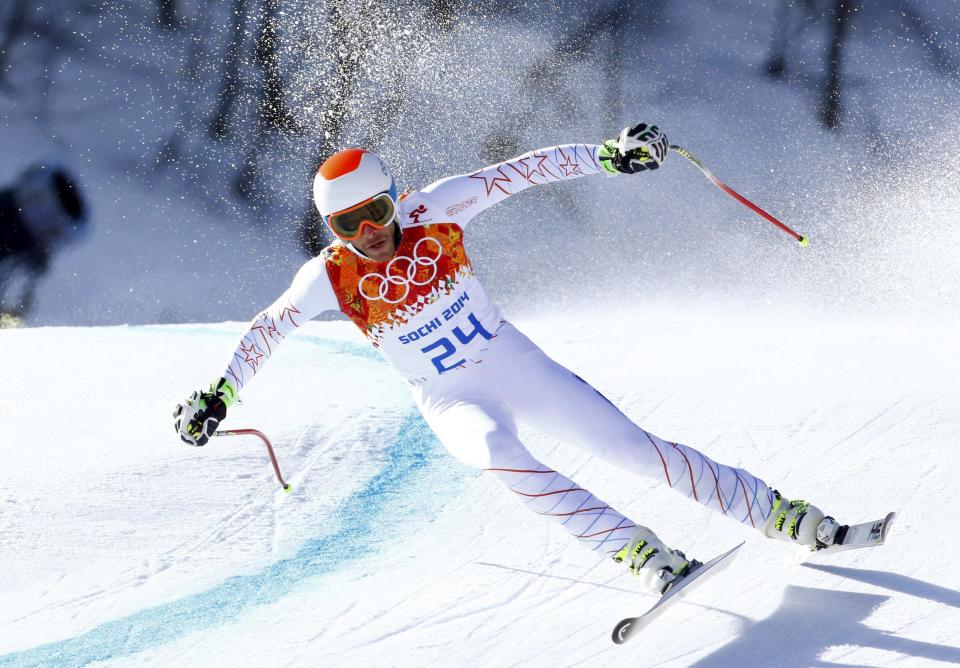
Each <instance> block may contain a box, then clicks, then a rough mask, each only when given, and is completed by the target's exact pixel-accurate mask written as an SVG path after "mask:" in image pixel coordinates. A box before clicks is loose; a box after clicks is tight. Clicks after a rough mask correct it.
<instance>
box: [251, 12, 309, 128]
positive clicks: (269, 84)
mask: <svg viewBox="0 0 960 668" xmlns="http://www.w3.org/2000/svg"><path fill="white" fill-rule="evenodd" d="M277 5H278V0H264V12H263V14H264V20H263V32H261V33H260V38H259V39H258V40H257V49H256V53H255V58H256V60H257V62H258V63H259V64H260V65H261V66H262V67H263V74H264V76H263V92H262V96H261V106H260V109H261V114H262V116H263V119H264V120H265V121H266V124H267V126H268V127H269V128H271V129H273V130H277V131H279V132H288V133H299V132H301V128H300V126H299V124H298V123H297V121H296V119H295V118H294V117H293V114H291V113H290V110H289V109H288V108H287V105H286V102H285V100H284V85H283V76H282V74H281V73H280V59H279V57H278V56H277V25H278V23H279V22H278V20H277Z"/></svg>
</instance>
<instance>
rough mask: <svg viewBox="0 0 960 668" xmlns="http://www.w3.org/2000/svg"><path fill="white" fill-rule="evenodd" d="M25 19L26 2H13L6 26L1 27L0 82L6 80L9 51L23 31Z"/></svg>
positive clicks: (23, 0)
mask: <svg viewBox="0 0 960 668" xmlns="http://www.w3.org/2000/svg"><path fill="white" fill-rule="evenodd" d="M26 18H27V0H14V4H13V9H11V10H10V16H9V18H8V19H7V24H6V25H5V26H4V27H3V41H0V81H3V80H5V79H6V75H7V60H8V58H9V56H10V49H12V48H13V44H14V42H16V41H17V38H18V37H19V36H20V33H21V32H22V31H23V28H24V23H25V22H26Z"/></svg>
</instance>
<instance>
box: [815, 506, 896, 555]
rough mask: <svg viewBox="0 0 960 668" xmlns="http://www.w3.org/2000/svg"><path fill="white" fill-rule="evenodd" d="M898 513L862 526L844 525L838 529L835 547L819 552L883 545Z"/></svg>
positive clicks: (888, 514) (864, 523)
mask: <svg viewBox="0 0 960 668" xmlns="http://www.w3.org/2000/svg"><path fill="white" fill-rule="evenodd" d="M896 516H897V514H896V513H887V516H886V517H884V518H883V519H882V520H874V521H873V522H863V523H862V524H851V525H849V526H847V525H844V526H842V527H840V528H839V529H837V536H836V538H835V539H834V543H833V545H831V546H830V547H825V548H823V549H822V550H817V552H840V551H842V550H854V549H857V548H861V547H876V546H878V545H883V543H884V542H885V541H886V540H887V533H888V532H889V531H890V525H891V524H893V520H894V518H895V517H896Z"/></svg>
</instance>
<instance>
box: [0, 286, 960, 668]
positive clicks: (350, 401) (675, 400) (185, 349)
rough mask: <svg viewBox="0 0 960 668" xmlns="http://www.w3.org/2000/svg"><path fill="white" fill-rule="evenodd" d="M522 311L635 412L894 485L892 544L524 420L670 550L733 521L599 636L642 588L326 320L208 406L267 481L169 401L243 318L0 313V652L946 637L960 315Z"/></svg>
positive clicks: (791, 644)
mask: <svg viewBox="0 0 960 668" xmlns="http://www.w3.org/2000/svg"><path fill="white" fill-rule="evenodd" d="M574 313H576V314H577V317H573V314H574ZM625 314H628V315H625ZM516 324H517V325H518V326H519V327H520V328H521V329H523V330H524V331H525V332H526V333H528V334H529V335H530V336H531V337H532V338H533V339H534V340H536V341H538V342H539V343H540V344H541V345H542V346H543V347H544V348H545V349H546V350H547V352H548V353H550V354H551V355H552V356H554V357H555V358H556V359H558V360H559V361H561V362H563V363H565V364H567V365H568V366H570V367H571V368H573V369H574V370H576V371H577V372H578V373H580V375H582V376H583V377H585V378H586V379H588V380H589V381H590V382H592V383H593V384H594V385H596V386H597V387H598V388H599V389H601V390H602V391H603V392H604V393H605V394H606V395H607V396H608V397H609V398H610V399H611V400H613V401H614V402H615V403H617V404H618V405H620V406H621V407H622V408H623V409H624V410H625V412H627V414H629V415H630V416H631V417H633V418H634V419H635V420H636V421H638V422H639V423H640V424H642V425H644V426H645V427H647V428H648V429H650V430H651V431H653V432H654V433H657V434H659V435H662V436H664V437H667V438H670V439H672V440H678V441H681V442H685V443H689V444H691V445H694V446H697V447H700V448H702V449H703V450H705V451H706V452H708V453H709V454H711V455H712V456H713V457H715V458H717V459H718V460H720V461H723V462H726V463H731V464H738V465H742V466H744V467H746V468H748V469H750V470H751V471H753V472H755V473H756V474H758V475H760V476H761V477H763V478H765V479H767V480H768V481H770V482H772V483H774V484H776V485H778V486H779V488H780V489H781V490H782V491H783V492H784V493H786V494H788V495H792V496H804V497H806V498H809V499H812V500H814V501H815V502H817V503H818V504H820V505H821V506H822V507H824V508H825V509H826V510H827V511H828V512H831V513H834V514H837V515H838V516H839V517H841V518H842V519H845V520H850V521H862V520H868V519H873V518H875V517H880V516H882V515H883V513H885V512H886V511H888V510H891V509H893V510H897V511H898V512H899V513H900V516H899V519H898V523H897V525H896V526H895V527H894V531H893V533H892V535H891V537H890V540H889V542H888V544H887V545H886V546H884V547H882V548H878V549H875V550H862V551H853V552H847V553H842V554H837V555H832V556H824V555H815V556H812V557H810V558H808V559H807V560H806V562H803V563H802V561H803V559H804V557H805V555H804V554H803V553H802V551H797V549H796V548H792V547H791V546H787V545H783V544H779V543H774V542H772V541H769V540H766V539H763V538H762V537H760V536H759V535H758V534H756V533H754V532H752V531H750V530H748V529H745V528H743V527H741V526H740V525H738V524H737V523H735V522H733V521H730V520H726V519H724V518H723V517H720V516H718V515H715V514H712V513H711V512H709V511H707V510H705V509H703V508H702V507H700V506H698V505H697V504H695V503H693V502H689V501H687V500H686V499H684V498H682V497H680V496H679V495H678V494H676V493H674V492H672V491H671V490H670V489H668V487H667V485H665V484H663V483H660V482H657V481H652V480H646V479H638V478H633V477H631V476H629V475H626V474H624V473H622V472H619V471H617V470H614V469H611V468H609V467H608V466H605V465H604V464H602V463H600V462H597V461H595V460H592V459H590V458H588V457H586V456H584V455H582V454H580V453H578V452H576V451H574V450H572V449H569V448H567V447H566V446H563V445H561V444H557V443H554V442H550V441H547V440H545V439H542V438H539V437H537V435H536V434H532V433H531V434H524V435H525V437H526V438H527V441H528V443H529V444H530V447H531V449H533V450H534V451H535V452H536V453H537V454H539V455H540V456H541V457H543V458H544V460H545V461H546V462H547V463H549V464H551V465H553V466H554V467H555V468H558V469H560V470H562V471H564V472H566V473H568V474H570V475H572V476H574V477H575V478H576V479H577V480H578V481H579V482H582V483H583V484H585V485H586V486H588V487H589V488H590V489H592V490H595V491H596V493H597V494H598V495H600V496H601V497H602V498H604V499H605V500H607V501H608V502H610V503H611V504H612V505H614V506H616V507H619V508H622V509H623V510H625V511H627V512H629V513H630V514H631V515H633V516H634V517H636V518H637V519H642V520H643V521H644V522H645V523H647V524H649V525H650V526H652V527H654V528H655V529H656V530H657V532H658V533H659V534H660V535H661V536H662V537H663V538H664V539H665V540H666V541H668V542H669V543H671V544H673V545H675V546H677V547H681V548H683V549H685V550H686V551H687V552H688V554H692V555H695V556H698V557H701V558H706V557H710V556H713V554H715V553H718V552H720V551H722V550H724V549H726V548H728V547H730V546H732V545H734V544H735V543H736V542H739V541H740V540H747V545H746V547H745V548H744V550H743V551H742V554H741V556H740V557H739V558H738V560H737V561H736V562H735V563H734V564H733V565H732V566H731V568H730V569H729V570H727V571H726V572H724V573H723V574H722V575H721V576H720V577H718V578H716V579H715V580H714V581H712V582H710V583H708V584H707V585H705V586H704V587H703V588H702V589H700V590H698V591H697V592H696V593H694V594H693V595H691V598H690V599H688V600H687V601H685V602H683V603H681V604H680V605H678V606H676V607H675V608H674V609H673V610H671V612H670V614H669V616H668V617H665V618H664V619H662V620H661V621H660V622H659V623H658V624H657V625H656V626H654V627H651V628H650V629H649V632H645V633H644V634H643V635H641V636H640V637H638V638H637V639H635V640H633V641H631V642H630V643H629V644H627V645H625V646H622V647H618V646H615V645H613V644H612V643H611V641H610V637H609V635H610V631H611V629H612V627H613V625H614V624H615V623H616V621H618V620H619V619H620V618H621V617H623V616H626V615H632V614H637V613H638V612H640V611H642V610H643V609H645V608H646V607H647V606H648V605H649V604H650V603H651V602H652V600H653V599H652V598H651V597H650V596H648V595H646V594H645V593H643V592H642V591H641V590H640V588H639V586H638V585H637V583H635V582H634V581H633V580H632V579H631V577H630V576H629V575H628V574H626V573H625V572H624V569H623V568H622V567H618V566H616V565H615V564H613V563H612V562H609V561H606V560H603V561H601V560H598V558H597V557H596V556H595V555H594V554H592V553H590V552H587V551H585V550H584V549H583V547H581V546H580V545H578V544H576V543H575V542H574V541H572V540H571V539H570V538H569V537H567V536H566V534H565V533H563V532H562V530H560V529H558V528H556V527H554V526H552V525H551V524H550V523H548V522H545V521H543V520H542V519H541V518H538V517H536V516H534V515H533V514H532V513H530V512H529V511H527V510H526V509H525V508H523V507H522V506H521V505H520V504H518V503H517V501H516V500H515V499H514V498H513V496H512V495H511V494H509V493H508V492H507V491H506V490H504V489H502V488H501V487H500V485H499V483H497V482H496V481H495V480H493V479H492V478H489V477H487V476H483V475H481V474H478V473H477V472H474V471H472V470H469V469H467V468H465V467H463V466H462V465H460V464H459V463H458V462H456V461H455V460H453V459H452V458H450V457H448V456H447V455H445V453H444V452H443V450H442V447H441V446H440V445H439V444H438V443H437V442H436V441H435V439H434V438H433V436H432V435H431V433H430V432H429V430H428V429H427V428H426V427H425V425H424V424H423V423H422V422H421V421H420V419H419V417H418V416H417V414H416V412H415V409H414V407H413V405H412V402H411V400H410V399H409V397H408V395H407V393H406V389H405V387H404V385H403V383H402V382H401V381H400V380H399V379H398V378H397V377H396V376H395V375H394V374H393V372H392V371H391V370H390V369H389V368H388V367H387V365H386V364H385V363H383V362H382V361H381V360H380V359H379V357H378V356H377V355H376V353H375V352H374V351H373V350H372V349H370V348H369V347H368V346H367V345H366V344H365V343H364V342H363V341H362V340H361V337H360V336H359V334H357V333H356V332H355V331H354V330H353V328H352V326H351V325H349V324H347V323H343V322H317V323H310V324H308V325H307V326H305V327H304V328H303V330H301V331H300V332H298V334H296V335H295V336H293V337H291V338H290V339H289V340H288V341H287V342H286V343H285V344H284V345H283V346H282V347H281V349H280V350H279V351H278V353H277V354H276V355H275V356H274V358H273V359H272V360H271V362H270V364H269V365H268V366H267V367H266V368H265V369H264V370H263V371H262V372H261V374H259V375H258V377H257V379H256V381H255V382H254V383H252V384H251V385H250V387H249V388H248V389H247V390H246V391H245V393H244V397H243V401H244V402H243V404H242V405H240V406H238V407H236V408H235V409H233V410H232V411H231V414H230V416H229V418H228V422H227V426H230V427H234V428H236V427H245V426H253V427H258V428H261V429H263V430H264V431H266V432H267V433H268V434H270V435H271V436H272V437H273V440H274V443H275V446H276V450H277V455H278V457H279V459H280V465H281V468H282V470H283V472H284V475H285V476H286V477H287V479H288V480H289V481H290V482H291V483H292V485H293V490H292V492H291V493H289V494H286V493H284V492H283V491H281V489H280V487H279V485H278V484H277V482H276V481H275V479H274V477H273V474H272V471H271V469H270V466H269V462H268V460H267V458H266V455H265V453H264V451H263V448H262V447H261V446H260V444H259V443H258V442H257V441H256V440H247V439H245V438H242V437H225V438H222V439H215V440H213V441H212V442H211V443H210V444H209V445H208V446H207V447H205V448H199V449H195V448H190V447H188V446H186V445H184V444H182V443H180V442H179V441H178V440H177V438H176V436H175V434H174V432H173V429H172V428H171V418H170V412H171V410H172V408H173V404H174V403H175V401H176V400H178V399H180V398H181V397H182V396H183V395H184V394H185V393H186V392H188V391H189V390H191V389H192V388H193V387H194V386H200V385H201V384H202V383H204V382H206V381H208V380H209V378H208V377H209V376H210V375H211V374H212V373H214V372H215V371H216V370H217V369H218V368H220V365H221V363H222V361H223V360H224V358H225V356H226V354H227V352H228V350H229V349H230V348H231V347H232V344H233V341H234V339H235V337H236V336H237V335H238V333H239V332H241V331H242V329H243V327H244V325H242V324H238V323H232V324H218V325H180V326H141V327H116V328H113V327H111V328H40V329H27V330H14V331H9V330H8V331H0V346H2V348H3V350H4V351H5V355H4V359H5V363H4V371H3V381H4V382H2V383H0V461H2V462H3V465H2V475H0V591H2V592H3V596H2V598H0V666H35V665H44V666H78V665H90V664H93V665H157V666H160V665H164V666H168V665H204V666H237V665H245V666H255V665H286V666H371V665H385V664H390V665H399V666H550V667H555V666H574V665H577V666H605V665H635V664H637V663H640V662H642V663H643V664H644V665H665V666H687V665H697V666H731V665H778V666H810V665H898V666H899V665H932V664H935V663H937V662H941V663H960V640H958V636H957V633H956V629H957V628H960V612H958V608H960V574H958V569H957V568H956V566H957V557H956V555H957V554H960V534H958V533H957V531H956V527H955V521H954V517H955V514H956V513H955V511H954V510H953V509H952V507H953V500H954V498H955V497H956V494H955V479H956V476H957V473H958V471H960V461H958V459H960V455H958V450H957V434H958V433H960V408H958V407H960V390H958V388H957V383H956V379H957V377H958V376H960V355H958V352H957V351H958V348H957V343H956V342H957V340H958V335H960V323H958V322H956V321H953V320H948V319H940V320H933V319H928V320H917V319H911V320H906V319H904V320H894V319H892V318H887V319H873V320H869V319H866V318H865V317H858V318H856V319H854V318H850V319H839V318H836V317H827V316H823V315H820V316H817V315H813V314H799V313H792V314H789V313H788V314H784V313H780V312H773V311H771V310H767V309H765V308H763V307H762V306H754V307H753V308H752V309H751V310H744V309H742V308H741V309H740V310H737V309H736V308H734V307H729V308H723V309H721V308H714V309H711V308H708V307H704V306H698V307H695V308H694V307H689V308H687V307H685V308H683V309H681V308H674V309H670V308H667V307H664V306H662V305H654V304H633V305H631V306H630V308H628V309H626V310H624V309H622V308H620V309H613V308H607V307H602V306H597V305H593V306H587V305H583V306H582V308H581V309H580V310H577V311H570V312H569V313H547V314H544V315H541V316H536V317H534V316H528V317H526V318H525V319H520V320H517V322H516Z"/></svg>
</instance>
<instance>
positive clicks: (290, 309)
mask: <svg viewBox="0 0 960 668" xmlns="http://www.w3.org/2000/svg"><path fill="white" fill-rule="evenodd" d="M295 315H300V311H299V310H297V309H296V308H295V307H294V306H293V305H292V304H291V305H288V306H284V307H283V308H282V309H280V322H283V320H284V318H288V319H289V320H290V324H292V325H293V326H294V327H299V326H300V325H299V324H297V321H296V320H294V319H293V316H295Z"/></svg>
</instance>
